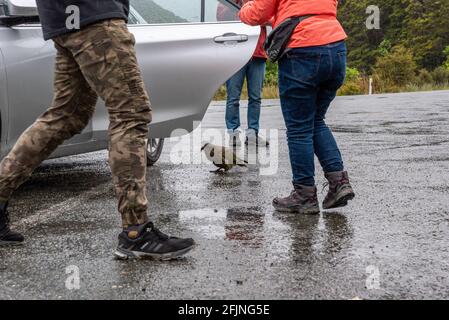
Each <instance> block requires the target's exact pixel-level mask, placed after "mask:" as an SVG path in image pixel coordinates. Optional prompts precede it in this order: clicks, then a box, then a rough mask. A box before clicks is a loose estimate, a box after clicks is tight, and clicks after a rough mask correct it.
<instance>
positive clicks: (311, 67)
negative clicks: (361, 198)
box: [279, 42, 346, 186]
mask: <svg viewBox="0 0 449 320" xmlns="http://www.w3.org/2000/svg"><path fill="white" fill-rule="evenodd" d="M345 76H346V45H345V43H344V42H338V43H333V44H329V45H325V46H318V47H307V48H295V49H293V50H291V51H289V52H288V53H287V54H286V55H285V56H284V57H283V58H282V59H281V60H280V62H279V92H280V96H281V106H282V113H283V115H284V121H285V125H286V127H287V138H288V148H289V153H290V162H291V166H292V173H293V184H300V185H306V186H313V185H315V179H314V177H315V165H314V154H315V155H316V156H317V157H318V159H319V161H320V164H321V166H322V167H323V170H324V172H336V171H343V170H344V167H343V160H342V157H341V154H340V150H339V149H338V146H337V143H336V141H335V138H334V136H333V134H332V131H331V130H330V129H329V127H328V126H327V125H326V123H325V121H324V119H325V116H326V112H327V110H328V108H329V105H330V103H331V102H332V100H334V98H335V96H336V94H337V90H338V89H339V88H340V87H341V86H342V84H343V82H344V80H345Z"/></svg>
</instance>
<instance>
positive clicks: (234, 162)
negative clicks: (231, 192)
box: [201, 143, 248, 173]
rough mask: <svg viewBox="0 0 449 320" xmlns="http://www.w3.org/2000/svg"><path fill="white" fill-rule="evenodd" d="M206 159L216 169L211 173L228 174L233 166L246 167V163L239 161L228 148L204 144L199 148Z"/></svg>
mask: <svg viewBox="0 0 449 320" xmlns="http://www.w3.org/2000/svg"><path fill="white" fill-rule="evenodd" d="M201 151H203V152H204V154H205V155H206V157H207V159H209V160H210V161H211V162H212V163H213V164H214V165H215V166H216V167H217V168H218V169H217V170H215V171H211V172H213V173H220V172H228V171H229V170H231V169H232V168H233V167H235V166H239V167H247V164H248V162H247V161H245V160H242V159H240V158H239V157H238V156H237V155H236V154H235V152H234V150H232V149H230V148H226V147H223V146H217V145H213V144H211V143H206V144H204V145H203V147H202V148H201Z"/></svg>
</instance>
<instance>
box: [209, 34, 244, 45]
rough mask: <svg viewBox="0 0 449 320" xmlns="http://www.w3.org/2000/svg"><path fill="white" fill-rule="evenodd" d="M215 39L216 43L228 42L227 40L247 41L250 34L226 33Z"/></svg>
mask: <svg viewBox="0 0 449 320" xmlns="http://www.w3.org/2000/svg"><path fill="white" fill-rule="evenodd" d="M214 41H215V42H216V43H226V42H238V43H240V42H246V41H248V35H246V34H236V33H225V34H223V35H221V36H218V37H215V38H214Z"/></svg>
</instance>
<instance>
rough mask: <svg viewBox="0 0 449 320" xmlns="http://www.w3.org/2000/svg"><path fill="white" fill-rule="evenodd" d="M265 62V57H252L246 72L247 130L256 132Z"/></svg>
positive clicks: (257, 129)
mask: <svg viewBox="0 0 449 320" xmlns="http://www.w3.org/2000/svg"><path fill="white" fill-rule="evenodd" d="M265 64H266V61H265V59H262V58H253V59H252V60H251V61H250V63H249V65H248V70H247V72H246V76H247V81H248V130H254V131H255V132H256V134H257V133H258V132H259V120H260V107H261V104H262V89H263V81H264V79H265Z"/></svg>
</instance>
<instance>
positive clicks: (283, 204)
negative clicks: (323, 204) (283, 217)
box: [273, 185, 320, 214]
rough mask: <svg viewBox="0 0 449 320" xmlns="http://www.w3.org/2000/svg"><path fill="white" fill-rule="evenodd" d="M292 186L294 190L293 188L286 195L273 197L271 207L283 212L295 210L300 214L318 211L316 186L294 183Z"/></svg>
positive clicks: (316, 212)
mask: <svg viewBox="0 0 449 320" xmlns="http://www.w3.org/2000/svg"><path fill="white" fill-rule="evenodd" d="M294 187H295V190H293V191H292V193H291V194H290V195H289V196H288V197H285V198H275V199H274V200H273V207H274V208H275V209H276V210H278V211H283V212H295V213H301V214H318V213H320V205H319V204H318V198H317V189H316V187H315V186H313V187H308V186H302V185H295V186H294Z"/></svg>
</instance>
